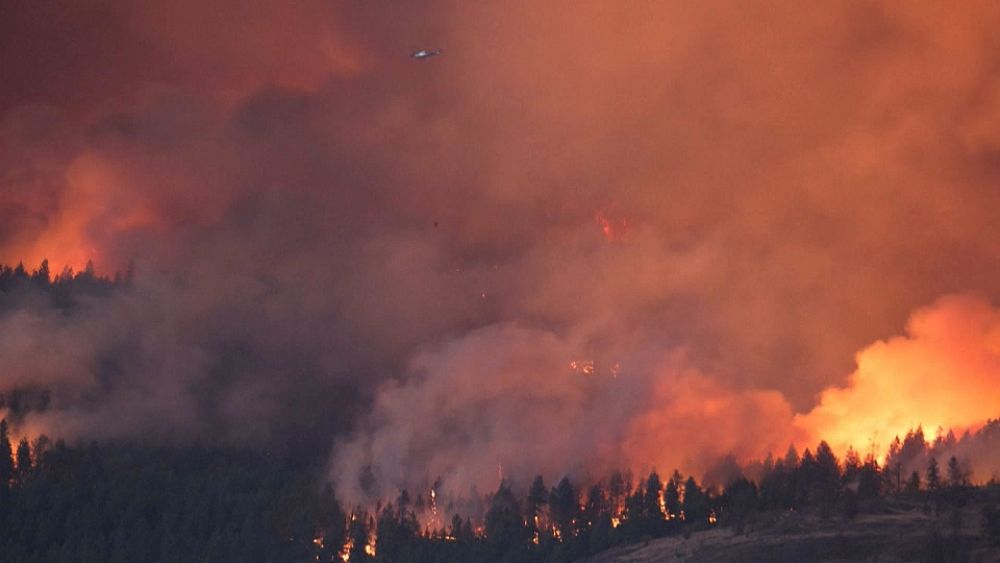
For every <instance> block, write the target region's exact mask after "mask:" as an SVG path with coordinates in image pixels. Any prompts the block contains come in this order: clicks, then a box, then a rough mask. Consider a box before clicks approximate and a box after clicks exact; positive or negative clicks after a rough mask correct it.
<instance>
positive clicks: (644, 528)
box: [0, 420, 1000, 562]
mask: <svg viewBox="0 0 1000 563" xmlns="http://www.w3.org/2000/svg"><path fill="white" fill-rule="evenodd" d="M990 427H991V430H990V431H994V432H995V431H997V429H998V428H1000V422H997V421H993V422H991V423H990ZM911 434H912V433H911ZM909 439H910V441H911V443H912V442H913V441H914V440H916V439H917V438H916V437H915V435H914V436H910V438H909ZM902 443H903V442H901V443H900V446H899V447H898V448H893V451H892V452H891V453H890V455H889V456H888V457H887V458H886V462H885V463H884V464H880V463H879V462H878V460H877V459H876V458H875V457H874V456H873V455H869V456H866V458H865V459H860V458H859V457H858V456H857V454H854V453H853V452H852V453H849V454H848V455H847V456H845V459H844V460H838V458H837V456H836V455H834V453H833V451H832V450H831V449H830V447H829V446H828V445H827V444H826V443H825V442H824V443H820V444H819V446H818V447H817V448H816V449H815V452H813V451H811V450H809V449H807V450H805V451H804V452H803V453H802V454H801V455H800V454H798V452H797V451H796V450H795V449H794V448H792V449H790V450H789V452H788V453H787V454H786V455H785V456H784V457H783V458H781V459H779V460H771V461H766V462H764V464H763V467H764V469H765V470H764V471H763V473H762V476H761V478H760V479H759V482H758V480H757V479H751V478H748V477H746V476H744V475H735V476H733V477H732V478H731V479H730V480H729V482H728V483H727V485H726V486H724V487H718V486H711V487H709V486H704V485H703V484H699V482H698V481H697V480H696V479H695V478H694V477H692V476H687V477H685V476H684V475H682V474H681V473H680V472H678V471H676V470H675V471H673V472H672V473H671V474H670V475H669V476H667V477H663V476H661V475H660V474H659V473H658V472H656V471H655V470H654V471H652V472H650V473H649V474H648V475H644V476H643V477H642V478H634V477H633V476H632V475H631V474H630V473H628V472H620V471H619V472H614V473H612V474H611V475H610V476H608V477H607V478H606V479H604V480H601V481H599V482H592V483H587V484H583V483H576V482H574V480H573V479H571V478H570V477H563V478H562V479H560V480H559V481H558V482H557V483H555V485H554V486H551V487H550V486H549V485H548V484H547V483H546V482H545V480H544V478H543V477H541V476H538V477H536V478H535V479H534V480H533V481H532V482H531V483H530V486H528V487H527V488H526V489H525V490H523V491H521V493H518V492H517V490H518V489H517V488H516V487H514V486H513V485H512V484H511V483H509V482H506V481H505V482H502V483H501V484H500V485H499V486H498V488H497V490H496V491H493V492H491V493H489V494H486V495H482V498H480V499H478V500H479V501H481V503H482V504H481V506H482V510H481V512H479V513H463V509H465V510H468V507H469V506H473V505H470V504H468V503H467V504H464V505H459V504H457V503H456V502H448V503H444V504H443V505H442V506H439V505H438V501H439V500H440V499H439V498H438V497H439V495H437V494H436V489H435V488H431V489H430V490H429V491H427V492H426V494H425V493H417V494H415V495H414V494H411V493H410V492H409V491H406V490H404V491H401V492H400V493H399V495H398V496H397V497H396V498H394V499H391V500H390V501H388V502H380V503H376V505H375V506H374V507H368V508H365V507H358V506H354V507H349V506H345V505H343V504H342V503H341V502H340V501H338V499H337V497H336V495H335V494H334V491H333V489H332V487H331V486H330V485H329V484H327V485H325V486H322V487H320V486H317V483H320V482H323V481H324V476H323V473H322V471H323V468H322V467H321V466H317V467H310V468H307V467H303V466H302V464H301V463H298V462H297V461H295V460H293V459H291V458H283V457H281V456H277V455H274V454H271V453H268V451H266V450H264V451H261V450H253V449H231V448H224V447H219V446H204V445H189V446H148V445H141V444H123V443H111V444H98V443H96V442H92V443H90V444H87V445H83V444H78V445H74V446H69V445H67V444H66V443H64V442H62V441H57V442H52V441H51V440H48V439H47V438H45V437H39V438H37V439H35V440H34V441H33V442H29V440H27V439H21V440H19V441H18V442H17V443H16V444H13V443H12V442H11V439H10V435H9V429H8V424H7V421H6V420H3V421H0V554H2V559H3V560H4V561H324V562H330V561H351V562H423V561H435V562H437V561H440V562H451V561H455V562H457V561H523V562H536V561H538V562H541V561H553V562H555V561H573V560H576V559H578V558H581V557H585V556H587V555H590V554H594V553H597V552H600V551H603V550H605V549H608V548H610V547H613V546H615V545H619V544H627V543H632V542H636V541H642V540H648V539H651V538H658V537H665V536H670V535H675V534H684V535H686V534H690V533H693V532H697V531H699V530H705V529H709V528H711V527H715V526H725V527H732V528H734V529H736V530H737V531H743V529H744V528H746V527H747V526H753V524H754V522H755V520H756V519H757V518H758V517H760V516H761V515H763V514H766V513H769V512H774V511H813V512H815V513H817V514H819V515H821V517H824V518H852V517H854V516H855V515H856V514H857V513H858V512H859V510H863V507H864V506H865V503H870V502H873V501H877V500H878V499H880V498H883V497H885V496H886V495H896V494H903V495H923V496H924V497H925V498H926V499H928V502H931V504H936V506H937V508H936V509H938V510H941V509H942V508H941V507H943V506H949V505H951V504H955V503H960V502H961V501H962V497H963V495H965V494H967V493H968V491H970V490H971V487H972V485H971V483H970V481H969V473H968V471H969V468H968V467H967V466H966V465H965V464H963V462H962V461H961V460H959V459H958V458H956V457H949V458H948V459H947V460H943V461H942V462H941V463H939V462H938V460H937V458H936V457H934V456H933V455H930V456H928V457H927V464H926V467H925V468H924V469H923V470H922V471H920V472H911V473H910V475H908V476H907V477H906V479H901V478H900V477H899V472H898V471H897V469H896V466H897V463H896V462H898V461H900V460H901V459H902V458H901V456H902V455H903V454H901V453H900V452H902V449H903V448H902ZM911 448H912V445H911ZM925 453H926V452H925ZM436 486H437V484H435V487H436ZM997 522H998V518H997V514H996V511H993V512H991V513H988V514H984V523H985V524H984V526H985V529H986V530H992V532H990V533H991V534H992V537H993V538H994V540H993V541H996V538H997V537H998V534H997V528H998V524H997Z"/></svg>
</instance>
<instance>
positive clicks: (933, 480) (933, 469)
mask: <svg viewBox="0 0 1000 563" xmlns="http://www.w3.org/2000/svg"><path fill="white" fill-rule="evenodd" d="M927 488H928V489H930V490H932V491H936V490H938V489H940V488H941V472H940V470H939V469H938V461H937V458H936V457H933V456H931V460H930V461H929V462H928V463H927Z"/></svg>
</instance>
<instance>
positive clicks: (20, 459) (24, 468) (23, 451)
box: [17, 438, 31, 479]
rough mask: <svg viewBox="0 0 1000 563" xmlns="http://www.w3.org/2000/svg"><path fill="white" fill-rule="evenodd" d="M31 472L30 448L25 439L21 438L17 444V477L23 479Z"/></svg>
mask: <svg viewBox="0 0 1000 563" xmlns="http://www.w3.org/2000/svg"><path fill="white" fill-rule="evenodd" d="M30 472H31V446H29V445H28V439H27V438H21V441H20V442H18V444H17V477H18V479H24V478H25V477H27V475H28V474H29V473H30Z"/></svg>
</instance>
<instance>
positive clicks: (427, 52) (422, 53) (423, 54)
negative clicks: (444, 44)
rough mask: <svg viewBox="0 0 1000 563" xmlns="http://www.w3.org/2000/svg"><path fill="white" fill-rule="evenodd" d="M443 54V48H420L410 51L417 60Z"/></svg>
mask: <svg viewBox="0 0 1000 563" xmlns="http://www.w3.org/2000/svg"><path fill="white" fill-rule="evenodd" d="M440 54H441V49H433V50H431V49H420V50H418V51H414V52H412V53H410V56H411V57H413V58H414V59H417V60H423V59H429V58H431V57H436V56H438V55H440Z"/></svg>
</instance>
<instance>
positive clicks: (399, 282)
mask: <svg viewBox="0 0 1000 563" xmlns="http://www.w3.org/2000/svg"><path fill="white" fill-rule="evenodd" d="M0 12H2V13H3V14H4V17H2V18H0V84H2V85H3V86H0V190H2V192H0V193H2V196H0V259H2V260H4V261H6V262H10V263H16V262H17V261H19V260H24V261H25V262H26V263H27V265H28V266H29V267H30V266H34V265H35V264H36V263H38V262H39V261H40V260H41V259H42V258H48V259H49V260H50V262H51V263H52V267H53V270H54V271H56V272H58V271H60V270H61V269H62V268H63V266H64V265H69V266H71V267H73V268H76V269H77V270H79V269H80V268H82V267H83V265H84V264H85V263H86V261H87V260H88V259H92V260H93V261H94V263H95V264H96V266H97V268H98V271H99V272H104V273H110V272H113V271H115V270H124V269H125V268H126V267H127V266H128V264H130V263H131V264H133V266H134V269H135V272H136V278H135V283H134V286H133V287H132V288H131V289H130V290H129V291H128V292H124V293H122V294H121V295H116V296H112V297H108V298H105V299H102V300H95V301H94V302H92V303H87V304H84V305H83V306H82V309H81V310H80V311H79V312H77V313H74V314H73V315H71V316H66V315H62V314H60V313H58V312H56V311H53V310H50V308H48V307H47V306H46V305H45V304H44V303H43V302H39V301H37V300H25V302H24V303H20V304H18V306H17V307H14V308H13V309H14V311H15V312H14V313H11V314H8V315H6V316H5V317H4V318H3V320H2V323H3V325H4V326H3V333H2V336H0V340H2V343H0V353H2V357H0V361H2V362H3V363H4V364H5V369H4V372H3V375H2V376H0V377H2V378H3V379H0V381H2V382H3V387H5V388H18V387H26V386H49V387H52V401H51V406H50V407H49V410H48V411H47V412H46V413H44V415H39V416H38V417H37V418H36V419H35V420H36V422H35V424H36V425H37V426H38V427H39V428H44V429H46V430H47V431H49V432H51V433H55V434H59V433H65V434H67V435H74V434H81V433H84V432H97V433H98V434H106V435H113V436H136V435H139V436H144V435H150V434H156V435H181V436H189V435H193V436H196V435H203V434H206V433H208V434H212V435H222V436H230V437H234V438H237V439H254V438H255V437H257V436H260V435H265V436H270V437H274V436H282V435H283V434H285V433H291V432H294V433H318V434H320V435H322V436H325V437H328V441H329V442H333V443H335V444H337V446H335V448H336V447H339V448H341V449H342V450H343V451H346V452H351V453H350V455H346V454H345V455H342V456H340V457H337V454H336V452H335V454H334V457H335V460H334V462H333V465H334V466H335V467H336V466H344V467H347V468H348V470H353V468H354V467H355V466H357V465H364V464H365V463H367V462H370V461H375V462H378V461H379V459H378V458H380V457H382V458H385V457H386V456H390V455H395V456H397V457H393V458H392V460H386V461H385V462H384V463H383V464H382V465H384V466H386V467H388V466H394V467H395V469H386V470H385V472H386V478H387V479H395V481H399V480H400V479H402V478H401V477H391V476H390V474H392V473H393V472H396V473H403V472H405V471H406V469H407V467H408V466H409V465H411V464H413V463H416V462H417V461H418V460H420V461H426V459H428V456H430V457H433V456H438V457H440V458H441V459H445V461H442V462H441V464H442V465H441V467H444V468H445V469H444V470H447V471H470V472H478V473H482V472H485V471H487V470H489V471H493V467H495V466H496V465H497V462H498V460H497V459H494V458H497V457H516V454H515V452H516V451H518V450H519V449H520V450H525V451H528V452H531V453H530V454H529V455H528V456H527V457H526V458H525V459H524V460H523V465H524V466H525V467H524V471H530V469H528V467H527V466H529V465H532V464H535V465H540V466H543V467H545V468H546V470H548V471H551V472H553V473H557V472H559V471H577V470H581V471H582V470H584V469H586V468H585V467H582V466H587V465H588V464H591V462H592V460H594V459H608V457H609V456H613V455H614V454H615V453H616V451H618V449H620V448H624V449H625V450H628V449H630V448H632V446H630V445H629V444H630V440H634V439H636V438H635V436H637V435H638V436H644V435H647V434H650V433H652V434H655V435H656V436H658V437H659V438H650V439H660V440H662V442H663V444H664V447H666V448H669V447H670V446H671V444H672V443H673V442H682V441H683V440H684V439H685V436H684V434H683V433H680V432H676V430H677V428H675V427H672V426H670V424H669V423H666V422H662V421H661V420H660V418H659V417H658V415H655V416H654V415H649V414H648V413H647V414H646V415H642V413H635V412H632V411H630V406H634V405H635V401H636V400H638V399H637V398H649V397H659V398H660V399H661V400H662V402H664V403H666V404H669V405H671V407H670V409H668V412H671V413H681V412H683V411H684V409H686V408H689V407H688V403H686V402H684V401H680V400H676V399H675V397H676V396H677V395H678V394H682V395H683V396H685V397H688V402H698V401H702V400H704V399H705V397H706V396H709V397H718V398H720V400H721V401H723V403H725V404H728V405H729V407H727V408H726V411H727V412H737V413H743V414H740V415H739V416H736V417H734V418H733V419H732V422H731V423H730V424H729V425H728V426H726V425H723V426H724V427H725V428H727V430H726V432H725V433H720V436H722V434H725V439H724V440H722V445H719V446H717V447H712V448H709V450H708V451H707V453H706V452H702V451H698V452H694V451H692V453H690V455H687V454H685V456H682V457H680V458H677V461H679V462H687V463H690V464H692V465H699V464H701V465H704V464H706V463H707V461H705V460H702V461H698V459H700V458H701V457H704V456H707V455H709V454H711V455H715V454H719V455H722V454H725V453H726V451H723V450H741V448H744V446H745V442H753V443H754V444H758V445H759V444H767V445H768V446H769V447H770V446H772V445H775V447H777V445H779V444H781V443H782V442H783V441H784V442H785V443H787V440H790V439H794V438H795V436H794V432H792V433H788V434H785V433H783V434H781V435H776V436H770V437H768V438H767V439H763V440H757V438H755V437H752V436H747V435H745V434H747V433H750V432H756V433H765V434H766V433H767V425H766V424H763V423H759V421H758V422H755V423H754V424H743V423H742V422H743V421H747V420H757V419H759V418H761V417H764V419H765V420H766V419H767V417H769V416H779V417H787V418H791V417H793V416H794V415H795V414H800V413H808V412H809V411H810V410H811V409H813V407H814V406H815V405H816V404H817V401H818V400H819V399H820V397H821V393H823V392H824V390H826V389H827V388H829V387H831V386H833V387H836V386H844V385H847V384H848V383H849V375H850V374H851V373H852V372H853V371H854V370H855V361H856V357H855V354H856V353H857V352H858V351H859V350H862V349H864V348H865V347H866V346H869V345H870V344H871V343H873V342H876V341H878V340H880V339H887V338H891V337H893V336H894V335H899V334H903V333H904V332H905V328H906V322H907V319H908V318H909V316H910V314H911V312H912V311H914V310H916V309H919V308H921V307H926V306H928V305H930V304H932V303H935V302H936V300H938V299H939V298H941V297H942V296H945V295H949V294H963V295H978V296H979V297H978V299H980V300H984V302H985V303H986V304H985V305H983V306H984V307H989V306H990V305H989V302H990V300H992V299H995V298H996V295H997V293H998V290H1000V273H998V270H997V268H996V265H997V264H998V260H1000V245H997V244H996V241H997V240H1000V222H998V221H997V220H996V218H997V216H998V213H1000V191H998V190H997V183H998V180H1000V78H998V74H997V70H998V68H1000V44H998V42H1000V39H998V38H997V35H996V33H995V29H996V27H997V24H1000V11H998V8H997V6H996V5H994V4H991V3H988V2H969V3H964V4H963V5H962V6H961V7H958V8H955V7H951V8H945V7H940V8H935V7H928V6H912V5H911V6H905V7H902V6H897V5H894V4H892V3H883V2H845V3H838V4H836V5H828V6H808V7H806V6H802V7H797V6H789V5H787V4H786V3H779V2H758V3H752V4H745V3H723V4H713V5H706V6H704V7H700V6H695V5H692V4H690V3H684V2H677V3H673V2H649V3H646V2H631V3H627V4H621V5H616V4H611V3H606V2H573V3H568V2H549V3H544V4H538V3H532V2H509V3H488V4H475V3H459V2H440V3H437V2H435V3H431V2H428V3H419V4H418V3H411V4H407V5H405V6H404V5H398V3H390V2H367V1H366V2H348V1H343V2H341V1H327V2H319V1H312V0H305V1H300V2H294V3H287V2H269V1H265V0H255V1H253V2H227V1H220V2H212V3H205V2H193V1H188V0H184V1H179V2H178V1H175V2H159V1H153V2H144V3H141V4H136V3H132V2H122V1H117V0H109V1H94V2H87V3H76V4H74V5H72V6H63V5H58V4H57V3H54V2H18V1H6V2H3V3H2V4H0ZM422 48H441V49H443V54H442V55H441V56H439V57H434V58H431V59H428V60H422V61H418V60H414V59H411V58H410V57H409V54H410V52H411V51H413V50H416V49H422ZM987 340H988V339H987ZM990 349H992V348H990ZM993 353H995V350H994V352H993ZM39 356H44V361H43V362H40V361H39V360H38V358H39ZM584 361H585V362H593V365H594V372H595V373H592V374H583V375H594V376H595V377H603V378H604V380H602V381H603V383H601V384H598V385H596V386H593V388H576V387H573V386H575V385H584V386H585V387H586V385H592V384H580V383H576V380H577V379H579V378H578V377H576V376H579V375H581V374H580V373H579V372H578V371H577V370H576V368H572V369H571V368H569V367H568V366H569V365H570V363H571V362H584ZM39 363H42V364H44V365H42V366H39ZM578 365H579V364H578ZM612 371H614V374H613V375H612ZM987 373H988V375H986V376H985V377H987V378H990V377H992V378H995V377H996V376H997V375H996V374H997V372H996V371H988V372H987ZM574 377H576V379H574ZM511 381H518V382H521V384H520V385H515V386H511V385H509V384H510V382H511ZM608 381H611V382H613V383H614V384H609V383H608ZM504 382H506V383H507V384H508V385H506V386H505V385H504ZM615 382H621V383H615ZM566 388H570V391H568V392H567V391H566ZM504 389H507V391H504ZM441 393H444V396H447V397H450V398H454V397H465V399H464V401H465V402H462V403H460V404H459V406H460V407H461V408H459V409H458V411H455V412H452V413H451V414H450V415H449V414H448V413H442V412H441V411H440V410H439V409H437V408H435V407H436V403H434V402H433V401H434V400H436V399H435V398H434V397H437V396H439V395H440V394H441ZM466 393H468V394H467V395H466ZM597 395H599V396H600V397H602V398H603V399H605V400H603V401H598V400H597V398H596V396H597ZM547 397H548V398H549V399H552V400H550V401H548V402H547V400H546V398H547ZM438 400H441V401H444V399H443V398H439V399H438ZM989 400H990V401H994V400H995V398H990V399H989ZM726 401H729V403H726ZM447 404H451V401H445V403H442V405H447ZM553 404H555V405H557V406H558V408H556V409H553V410H551V411H544V410H542V411H540V412H543V413H546V412H547V414H544V415H543V414H533V415H528V414H526V413H528V411H529V410H530V409H532V408H538V409H545V408H546V405H549V406H551V405H553ZM469 405H481V407H482V408H479V409H472V411H473V414H477V416H479V417H480V418H487V419H488V418H489V417H491V416H493V417H496V418H497V419H499V420H498V421H493V420H491V421H490V422H488V423H484V422H483V421H482V420H477V419H476V417H471V418H470V416H469V414H470V411H469ZM987 407H988V408H987V409H986V410H988V409H989V408H994V407H997V405H996V404H995V403H994V404H993V405H987ZM403 412H406V413H411V414H412V413H414V412H421V413H424V420H428V419H433V420H429V421H428V424H429V428H435V429H437V433H436V434H435V435H433V436H431V437H428V435H425V434H420V435H418V434H413V435H412V436H411V438H410V439H408V440H403V439H401V438H399V436H400V435H399V433H397V432H396V430H398V429H399V428H401V427H410V426H412V425H413V424H416V423H415V422H414V421H412V420H409V419H408V418H407V417H403V416H401V415H400V413H403ZM369 413H370V414H369ZM439 415H440V416H442V417H443V418H438V419H435V418H434V417H437V416H439ZM408 416H409V415H408ZM448 416H451V418H447V417H448ZM677 416H681V415H680V414H678V415H677ZM511 417H515V418H519V417H527V420H528V421H529V422H525V421H524V420H521V421H519V422H517V423H513V422H511V423H510V424H507V423H506V422H505V421H507V420H508V419H509V418H511ZM532 417H536V419H532ZM669 418H670V417H669V416H668V420H669ZM682 418H683V417H682ZM568 420H574V421H578V422H579V423H580V424H584V425H586V426H587V427H588V428H590V429H591V431H597V430H594V429H597V428H601V429H602V430H600V432H605V433H606V435H607V439H606V442H607V443H608V444H614V446H613V447H611V450H615V451H606V452H592V453H590V454H588V455H583V454H580V453H579V452H582V451H584V450H585V449H586V448H587V447H589V446H590V444H589V443H587V442H586V440H584V439H583V438H582V437H581V438H579V441H580V443H576V442H574V440H575V438H574V439H570V440H567V441H566V442H565V444H563V446H562V449H559V450H558V451H556V452H551V451H549V448H548V444H550V443H549V442H541V441H535V442H533V441H532V440H533V435H532V429H534V428H536V427H538V426H545V425H546V424H550V423H553V422H557V423H558V424H557V426H559V425H562V426H563V427H565V425H566V424H567V423H566V421H568ZM685 420H690V424H691V425H692V431H693V429H694V428H696V427H697V426H698V421H701V420H702V419H701V418H700V417H693V418H690V419H685ZM26 424H27V423H26ZM462 426H466V427H468V428H465V429H464V430H456V428H457V427H462ZM637 427H639V428H646V429H647V430H645V431H639V432H638V434H636V428H637ZM497 428H504V429H506V430H504V433H501V434H499V435H498V434H497V433H496V432H494V430H496V429H497ZM678 428H679V427H678ZM481 429H487V430H489V431H483V432H480V431H479V430H481ZM649 429H652V430H656V429H660V430H656V432H653V431H652V430H649ZM564 430H565V428H564ZM449 431H455V432H460V433H461V432H464V438H461V439H462V440H465V442H463V443H467V444H473V445H477V447H481V448H483V449H485V451H488V452H489V454H488V455H484V456H483V460H481V464H482V467H481V468H480V467H478V466H475V467H473V465H475V464H472V465H470V462H469V461H468V460H467V459H466V458H467V457H468V456H467V455H465V454H462V455H459V456H458V457H457V458H456V457H455V455H457V454H454V455H452V457H449V451H451V450H449V448H450V447H453V446H454V443H453V442H446V441H445V440H444V439H443V438H440V436H441V435H446V434H447V432H449ZM345 433H346V434H345ZM386 434H388V435H390V436H395V437H396V439H397V441H396V442H392V443H390V444H389V445H385V444H383V443H382V442H381V441H380V436H384V435H386ZM434 436H437V437H434ZM720 439H721V438H720ZM749 449H750V450H753V451H754V453H756V448H749ZM462 451H465V450H462ZM469 451H477V450H476V449H475V448H473V447H471V446H470V449H469ZM373 452H374V453H373ZM390 452H394V453H392V454H391V453H390ZM413 452H419V455H415V454H413V455H411V454H412V453H413ZM546 452H548V453H546ZM748 453H749V452H748ZM351 456H355V457H356V458H357V459H355V458H352V457H351ZM373 456H374V458H376V459H374V460H372V459H369V458H372V457H373ZM347 459H351V460H353V461H345V460H347ZM358 460H360V461H358ZM366 460H367V461H366ZM500 461H501V462H502V460H500ZM512 463H515V462H512V461H508V464H512ZM599 465H601V464H600V463H596V464H593V465H592V467H596V466H599ZM487 468H489V469H487ZM431 478H433V476H431Z"/></svg>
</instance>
